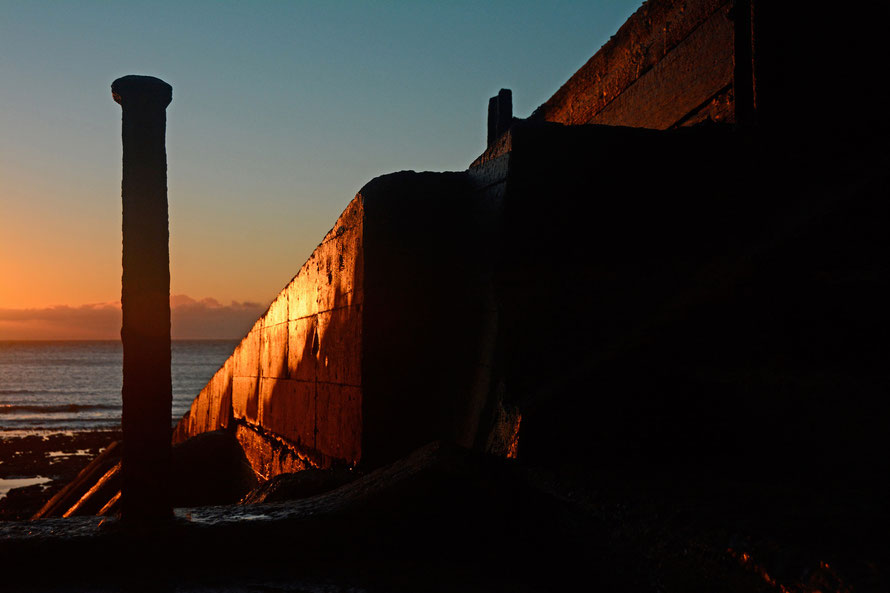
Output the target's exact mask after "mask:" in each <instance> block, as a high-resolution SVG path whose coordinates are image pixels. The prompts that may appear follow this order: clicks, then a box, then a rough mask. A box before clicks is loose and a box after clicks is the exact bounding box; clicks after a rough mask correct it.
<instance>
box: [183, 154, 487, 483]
mask: <svg viewBox="0 0 890 593" xmlns="http://www.w3.org/2000/svg"><path fill="white" fill-rule="evenodd" d="M492 167H493V168H496V166H494V165H493V166H492ZM492 167H490V168H489V169H492ZM487 170H488V169H486V171H487ZM490 177H491V176H490V174H488V173H485V172H484V171H483V170H480V171H478V172H473V173H470V172H464V173H413V172H403V173H396V174H392V175H387V176H383V177H380V178H377V179H375V180H373V181H371V182H370V183H368V184H367V185H366V186H365V187H363V188H362V190H361V192H360V193H359V194H358V195H357V196H356V198H355V199H354V200H353V201H352V202H351V203H350V205H349V206H348V207H347V208H346V210H345V211H344V212H343V214H342V215H341V216H340V218H339V220H338V221H337V224H336V225H335V226H334V228H333V229H332V230H331V231H330V232H329V233H328V234H327V235H326V236H325V238H324V240H323V241H322V243H321V244H320V245H319V246H318V247H317V248H316V250H315V251H314V253H313V254H312V256H311V257H310V258H309V259H308V261H307V262H306V263H305V264H304V265H303V266H302V267H301V269H300V271H299V273H298V274H297V275H296V276H295V277H294V279H293V280H292V281H291V282H290V283H289V284H288V285H287V286H286V287H285V288H284V290H282V291H281V293H279V295H278V297H277V298H276V299H275V300H274V301H273V303H272V304H271V306H270V307H269V309H268V311H266V313H265V314H264V315H263V316H262V317H261V318H260V319H258V320H257V322H256V323H255V324H254V327H253V328H252V329H251V330H250V332H249V333H248V335H247V336H246V337H245V338H244V339H243V340H242V341H241V343H240V344H239V345H238V346H237V347H236V349H235V351H234V353H233V354H232V356H231V357H230V358H229V359H228V360H227V361H226V363H225V364H224V365H223V367H222V368H221V369H220V370H219V371H218V372H217V373H216V375H214V377H213V378H212V379H211V381H210V382H209V383H208V385H207V386H206V387H205V388H204V389H203V390H202V391H201V393H200V394H199V395H198V397H197V398H196V399H195V401H194V402H193V404H192V406H191V409H190V410H189V412H188V413H187V414H186V415H185V416H184V417H183V419H182V420H181V421H180V423H179V425H178V426H177V428H176V430H175V437H174V440H175V441H176V442H179V441H181V440H184V439H186V438H188V437H190V436H194V435H196V434H199V433H201V432H206V431H211V430H216V429H218V428H227V427H228V428H230V429H232V430H234V431H235V434H236V435H237V436H238V439H239V441H240V442H241V443H242V446H243V447H244V449H245V454H246V456H247V458H248V460H249V461H250V462H251V465H252V466H253V467H254V470H255V471H256V472H257V474H258V475H260V476H261V477H265V478H268V477H271V476H273V475H275V474H277V473H282V472H286V471H297V470H299V469H302V468H304V467H309V466H316V467H329V466H331V465H348V466H353V465H357V464H359V463H362V464H363V465H372V466H374V465H379V464H382V463H386V462H389V461H392V460H394V459H396V458H398V457H400V456H402V455H404V454H407V453H408V452H410V451H411V450H413V449H414V448H417V447H419V446H422V445H424V444H426V443H428V442H430V441H433V440H438V439H447V440H451V441H456V442H459V443H462V444H465V445H467V446H469V445H472V444H473V442H474V440H475V438H476V433H477V428H478V422H479V416H480V414H481V413H482V410H483V408H484V405H485V403H484V402H485V398H486V397H487V395H488V394H487V389H488V383H487V378H488V376H489V375H490V369H489V368H488V365H489V364H490V359H491V356H492V352H493V347H494V336H495V327H496V315H495V305H494V303H493V288H492V281H491V271H492V257H493V254H494V249H495V246H496V242H497V235H496V232H497V229H496V223H497V220H498V219H499V218H498V217H499V215H498V208H499V204H500V201H499V200H500V198H501V197H502V193H503V179H501V181H500V183H497V182H493V181H492V179H491V178H490Z"/></svg>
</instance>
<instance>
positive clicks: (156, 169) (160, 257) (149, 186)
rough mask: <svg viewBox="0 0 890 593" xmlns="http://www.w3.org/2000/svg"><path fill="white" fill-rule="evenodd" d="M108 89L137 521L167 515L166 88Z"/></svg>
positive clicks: (127, 432)
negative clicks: (117, 143)
mask: <svg viewBox="0 0 890 593" xmlns="http://www.w3.org/2000/svg"><path fill="white" fill-rule="evenodd" d="M111 94H112V96H113V97H114V100H115V101H116V102H117V103H119V104H120V106H121V108H122V111H123V117H122V122H123V123H122V134H121V136H122V140H123V181H122V183H121V196H122V199H123V275H122V277H121V308H122V310H123V325H122V326H121V342H122V343H123V349H124V381H123V392H122V396H123V414H122V418H121V425H122V428H123V453H122V466H121V473H122V486H121V516H122V519H124V520H126V521H144V520H151V519H163V518H169V517H172V514H173V511H172V506H171V503H170V496H169V490H168V485H169V477H170V438H171V432H172V429H171V415H172V405H173V395H172V387H171V379H170V249H169V234H170V233H169V227H168V220H167V152H166V148H165V140H164V136H165V133H166V127H167V114H166V108H167V105H169V104H170V101H171V100H172V98H173V88H172V87H171V86H170V85H169V84H167V83H166V82H164V81H162V80H159V79H157V78H153V77H151V76H124V77H123V78H119V79H117V80H115V81H114V83H112V85H111Z"/></svg>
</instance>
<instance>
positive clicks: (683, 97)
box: [532, 0, 734, 129]
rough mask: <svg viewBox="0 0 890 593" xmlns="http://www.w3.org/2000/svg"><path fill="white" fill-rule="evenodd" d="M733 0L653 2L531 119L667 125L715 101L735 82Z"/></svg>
mask: <svg viewBox="0 0 890 593" xmlns="http://www.w3.org/2000/svg"><path fill="white" fill-rule="evenodd" d="M731 5H732V3H731V2H727V1H726V0H696V1H694V2H688V1H686V0H649V1H648V2H646V3H644V4H643V6H642V7H640V9H639V10H637V11H636V13H634V14H633V16H631V17H630V18H629V19H628V20H627V22H626V23H625V24H624V25H622V27H621V28H620V29H619V30H618V32H617V33H616V34H615V35H614V36H612V38H611V39H610V40H609V41H608V42H607V43H606V44H605V45H604V46H603V47H602V48H601V49H600V50H599V51H598V52H597V53H596V54H595V55H594V56H593V57H592V58H590V60H588V62H587V63H586V64H585V65H584V66H583V67H582V68H581V69H580V70H578V72H576V73H575V74H574V75H573V76H572V77H571V78H570V79H569V80H568V81H567V82H566V83H565V84H564V85H563V86H562V87H561V88H560V89H559V90H558V91H557V92H556V93H555V94H554V95H553V97H551V98H550V99H549V100H548V101H547V102H545V103H544V104H543V105H541V106H540V107H539V108H538V109H537V110H536V111H535V113H534V114H533V115H532V119H541V120H545V121H551V122H557V123H562V124H569V125H578V124H590V123H600V124H608V125H619V126H638V127H646V128H656V129H666V128H669V127H671V126H674V125H682V123H683V121H684V120H685V119H686V118H688V117H691V116H693V115H697V116H698V117H699V118H702V117H706V116H704V115H703V112H706V113H708V114H710V116H711V118H712V119H714V120H715V121H721V122H732V121H734V115H733V111H732V110H731V109H724V108H720V109H717V108H716V107H717V106H716V105H715V106H713V107H712V106H711V102H712V101H713V99H714V98H716V97H718V96H720V95H721V94H723V92H724V90H725V89H726V88H727V87H731V86H732V83H733V43H734V35H733V26H732V21H731V20H730V8H731Z"/></svg>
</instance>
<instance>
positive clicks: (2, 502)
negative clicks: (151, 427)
mask: <svg viewBox="0 0 890 593" xmlns="http://www.w3.org/2000/svg"><path fill="white" fill-rule="evenodd" d="M120 436H121V435H120V431H119V430H115V429H111V430H93V431H79V432H58V433H47V434H21V435H13V436H2V437H0V520H2V521H10V520H17V519H30V518H31V516H32V515H33V514H34V513H35V512H37V511H38V510H40V507H42V506H43V504H44V503H45V502H46V501H47V500H49V499H50V497H52V496H53V494H55V493H56V492H58V491H59V490H60V489H61V488H62V487H64V486H65V484H67V483H68V482H70V481H71V480H72V479H73V478H74V477H75V476H76V475H77V473H78V472H79V471H80V470H81V469H83V468H84V467H85V466H86V465H87V464H88V463H89V462H90V460H91V459H92V458H93V457H95V456H96V455H97V454H98V453H99V452H101V451H102V449H104V448H105V447H107V446H108V445H109V444H110V443H111V442H112V441H115V440H119V439H120ZM7 488H9V490H8V491H6V490H7ZM4 491H6V492H5V495H4Z"/></svg>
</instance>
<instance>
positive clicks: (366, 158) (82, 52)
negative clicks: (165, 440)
mask: <svg viewBox="0 0 890 593" xmlns="http://www.w3.org/2000/svg"><path fill="white" fill-rule="evenodd" d="M640 4H641V2H640V0H606V1H601V2H553V3H547V4H546V5H545V4H544V3H538V2H518V1H514V2H447V3H432V2H319V3H307V2H246V1H241V2H189V1H183V2H152V3H135V2H40V1H36V2H32V1H28V2H10V1H6V0H0V105H2V109H0V278H2V279H3V280H2V283H0V308H8V309H9V308H12V309H14V308H28V307H31V308H33V307H46V306H50V305H71V306H79V305H83V304H87V303H99V302H108V301H113V300H115V299H117V298H119V290H120V288H119V286H120V285H119V282H120V108H119V107H118V105H117V104H115V103H114V102H113V101H112V99H111V93H110V90H109V85H110V84H111V82H112V81H113V80H114V79H115V78H117V77H119V76H123V75H126V74H150V75H154V76H158V77H160V78H163V79H164V80H166V81H167V82H169V83H170V84H172V85H173V103H172V104H171V105H170V107H169V108H168V128H167V150H168V163H169V200H170V213H171V260H172V263H171V266H172V276H173V280H172V282H173V292H174V293H179V294H188V295H190V296H192V297H194V298H197V299H202V298H208V297H209V298H214V299H218V300H220V301H222V302H229V301H231V300H236V301H257V302H264V303H268V302H269V301H271V299H272V298H273V297H274V295H275V294H276V293H277V291H278V290H279V289H280V288H282V287H283V286H284V285H285V284H286V283H287V281H288V280H289V279H290V278H291V277H292V276H293V274H294V273H295V272H296V271H297V270H298V269H299V267H300V265H301V264H302V263H303V261H305V259H306V257H307V256H308V255H309V254H310V253H311V251H312V249H313V248H314V247H315V245H316V244H317V243H318V242H319V240H320V239H321V237H322V236H323V235H324V233H325V232H326V231H327V230H328V229H329V228H330V227H331V226H332V225H333V223H334V221H335V220H336V218H337V216H338V214H339V213H340V212H341V211H342V209H343V208H344V207H345V206H346V204H348V202H349V200H350V199H351V198H352V197H353V196H354V195H355V193H356V192H357V191H358V190H359V189H360V188H361V186H362V185H364V183H366V182H367V181H369V180H370V179H372V178H373V177H375V176H377V175H380V174H384V173H388V172H392V171H399V170H406V169H413V170H437V171H443V170H461V169H464V168H466V166H467V165H468V163H469V162H471V161H472V160H473V159H474V158H475V157H476V156H477V155H478V154H479V153H480V152H481V151H482V150H483V148H484V142H485V117H486V108H487V101H488V98H489V97H490V96H492V95H494V94H496V93H497V91H498V89H500V88H502V87H504V88H510V89H512V90H513V100H514V114H515V115H517V116H519V117H525V116H527V115H529V114H530V113H531V111H532V110H533V109H534V108H535V107H537V106H538V105H539V104H541V103H542V102H543V101H545V100H546V99H547V98H548V97H549V96H550V95H551V94H552V93H553V92H554V91H556V89H557V88H559V86H560V85H561V84H562V83H563V82H565V80H566V79H568V77H569V76H571V74H572V73H573V72H574V71H575V70H577V69H578V68H579V67H580V66H581V65H582V64H584V62H586V61H587V59H588V58H589V57H590V56H591V55H593V54H594V53H595V52H596V51H597V49H599V47H601V46H602V44H603V43H605V41H607V40H608V38H609V36H610V35H612V34H614V32H615V31H616V30H617V29H618V27H619V26H620V25H621V24H622V23H623V22H624V21H625V20H626V18H627V17H628V16H629V15H630V14H631V13H632V12H633V11H634V10H636V9H637V8H638V7H639V5H640Z"/></svg>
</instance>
